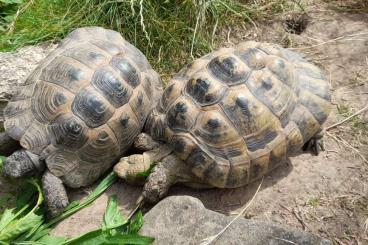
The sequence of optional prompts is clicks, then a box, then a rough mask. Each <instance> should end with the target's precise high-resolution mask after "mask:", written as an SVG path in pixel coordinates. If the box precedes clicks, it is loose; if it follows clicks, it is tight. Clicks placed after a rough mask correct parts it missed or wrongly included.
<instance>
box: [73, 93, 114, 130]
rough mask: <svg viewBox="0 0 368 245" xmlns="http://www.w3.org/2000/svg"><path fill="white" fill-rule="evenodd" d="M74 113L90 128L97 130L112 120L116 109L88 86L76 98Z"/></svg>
mask: <svg viewBox="0 0 368 245" xmlns="http://www.w3.org/2000/svg"><path fill="white" fill-rule="evenodd" d="M72 111H73V113H74V114H76V115H77V116H78V117H79V118H80V119H81V120H83V121H84V122H85V123H86V125H87V126H88V127H91V128H96V127H98V126H101V125H102V124H104V123H106V122H107V121H108V120H109V119H110V118H111V116H112V115H113V114H114V112H115V108H114V107H113V106H112V105H111V104H110V103H109V102H108V101H107V100H106V99H105V98H104V97H103V96H102V95H101V94H100V93H98V92H97V91H96V89H95V88H94V87H93V86H88V87H86V88H84V89H82V90H81V91H80V92H79V93H78V94H77V95H76V96H75V99H74V101H73V104H72Z"/></svg>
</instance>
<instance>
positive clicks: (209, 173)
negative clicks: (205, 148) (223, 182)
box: [203, 161, 225, 180]
mask: <svg viewBox="0 0 368 245" xmlns="http://www.w3.org/2000/svg"><path fill="white" fill-rule="evenodd" d="M224 175H225V173H224V172H223V171H222V170H221V168H219V166H218V164H217V162H216V161H214V162H213V163H211V165H210V166H209V167H208V168H207V169H206V170H205V171H204V172H203V177H204V179H208V180H217V179H223V178H224Z"/></svg>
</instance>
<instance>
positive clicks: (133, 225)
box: [129, 210, 143, 234]
mask: <svg viewBox="0 0 368 245" xmlns="http://www.w3.org/2000/svg"><path fill="white" fill-rule="evenodd" d="M142 225H143V215H142V212H141V211H140V210H139V211H138V212H137V214H136V215H134V217H133V218H132V220H131V222H130V224H129V234H137V233H138V231H139V230H140V229H141V227H142Z"/></svg>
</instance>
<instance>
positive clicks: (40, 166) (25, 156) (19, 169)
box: [3, 150, 46, 178]
mask: <svg viewBox="0 0 368 245" xmlns="http://www.w3.org/2000/svg"><path fill="white" fill-rule="evenodd" d="M45 167H46V166H45V162H44V161H41V160H40V159H39V156H38V155H36V154H33V153H31V152H29V151H26V150H18V151H16V152H14V153H13V154H12V155H10V156H9V157H8V158H6V160H5V162H4V169H3V172H4V174H5V175H6V176H9V177H12V178H20V177H23V176H27V175H31V174H34V173H35V172H42V171H43V170H44V169H45Z"/></svg>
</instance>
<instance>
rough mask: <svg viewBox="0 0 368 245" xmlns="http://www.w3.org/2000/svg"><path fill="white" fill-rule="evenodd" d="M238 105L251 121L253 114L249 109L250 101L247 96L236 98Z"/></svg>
mask: <svg viewBox="0 0 368 245" xmlns="http://www.w3.org/2000/svg"><path fill="white" fill-rule="evenodd" d="M235 103H236V105H237V106H238V107H239V108H240V109H241V111H242V113H243V114H244V115H245V116H247V118H248V119H249V118H250V117H251V116H252V114H251V113H250V111H249V107H248V104H249V102H248V99H247V98H246V97H245V96H242V95H239V96H238V97H237V98H236V102H235Z"/></svg>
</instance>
